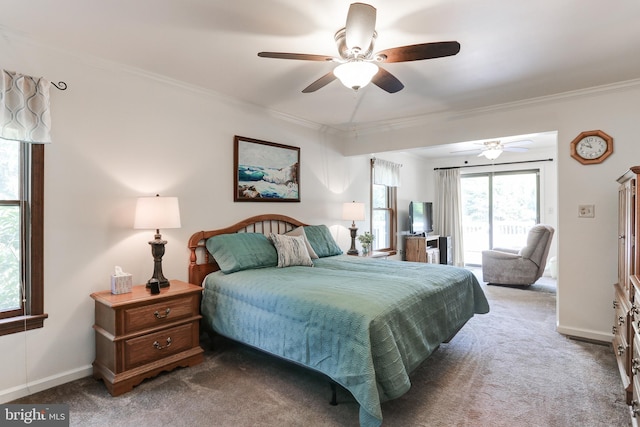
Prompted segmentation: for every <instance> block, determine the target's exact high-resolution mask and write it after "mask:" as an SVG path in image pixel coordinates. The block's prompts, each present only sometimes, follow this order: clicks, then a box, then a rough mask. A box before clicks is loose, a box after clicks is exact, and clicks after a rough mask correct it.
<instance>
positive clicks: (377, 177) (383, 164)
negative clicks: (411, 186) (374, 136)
mask: <svg viewBox="0 0 640 427" xmlns="http://www.w3.org/2000/svg"><path fill="white" fill-rule="evenodd" d="M371 162H372V163H373V183H374V184H379V185H386V186H387V187H400V168H401V167H402V165H401V164H398V163H393V162H390V161H387V160H382V159H371Z"/></svg>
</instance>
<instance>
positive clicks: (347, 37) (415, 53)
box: [258, 3, 460, 93]
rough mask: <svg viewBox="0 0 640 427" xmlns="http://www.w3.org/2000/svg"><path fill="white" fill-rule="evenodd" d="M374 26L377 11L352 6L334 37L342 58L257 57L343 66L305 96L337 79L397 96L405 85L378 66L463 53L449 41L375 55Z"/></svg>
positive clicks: (264, 54)
mask: <svg viewBox="0 0 640 427" xmlns="http://www.w3.org/2000/svg"><path fill="white" fill-rule="evenodd" d="M375 26H376V9H375V8H374V7H373V6H371V5H368V4H365V3H353V4H351V6H349V12H348V14H347V22H346V24H345V27H344V28H341V29H340V30H338V31H337V32H336V34H335V36H334V38H335V41H336V44H337V47H338V53H339V55H340V56H339V57H333V56H325V55H313V54H306V53H287V52H260V53H258V56H260V57H262V58H277V59H297V60H303V61H332V62H337V63H339V64H340V65H338V66H337V67H336V68H335V69H334V70H333V71H331V72H329V73H327V74H325V75H324V76H322V77H320V78H319V79H318V80H316V81H315V82H313V83H311V84H310V85H309V86H307V87H306V88H305V89H304V90H303V91H302V92H303V93H310V92H315V91H316V90H318V89H320V88H323V87H324V86H326V85H328V84H329V83H331V82H332V81H334V80H335V79H336V78H338V79H340V81H341V82H342V83H343V84H344V85H345V86H347V87H348V88H351V89H353V90H355V91H357V90H358V89H360V88H362V87H364V86H366V85H367V84H368V83H369V82H373V84H375V85H376V86H378V87H380V88H381V89H383V90H385V91H387V92H389V93H396V92H398V91H400V90H402V88H404V85H403V84H402V83H401V82H400V80H398V79H397V78H396V77H395V76H394V75H393V74H391V73H389V72H388V71H387V70H385V69H384V68H382V67H380V66H379V65H378V64H380V63H392V62H407V61H420V60H423V59H432V58H441V57H445V56H452V55H456V54H457V53H458V52H460V43H458V42H456V41H447V42H436V43H421V44H414V45H409V46H402V47H395V48H390V49H385V50H382V51H379V52H376V53H373V49H374V44H375V41H376V38H377V36H378V33H376V30H375Z"/></svg>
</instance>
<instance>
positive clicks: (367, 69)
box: [333, 61, 378, 90]
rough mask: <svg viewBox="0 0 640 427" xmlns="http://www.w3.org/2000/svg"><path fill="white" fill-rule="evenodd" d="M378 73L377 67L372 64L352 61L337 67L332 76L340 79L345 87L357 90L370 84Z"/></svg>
mask: <svg viewBox="0 0 640 427" xmlns="http://www.w3.org/2000/svg"><path fill="white" fill-rule="evenodd" d="M377 72H378V66H377V65H376V64H374V63H372V62H364V61H352V62H345V63H344V64H341V65H338V66H337V67H336V68H335V69H334V70H333V74H335V76H336V77H337V78H339V79H340V81H341V82H342V84H343V85H345V86H346V87H348V88H350V89H353V90H358V89H360V88H362V87H365V86H366V85H368V84H369V82H371V79H372V78H373V76H375V75H376V73H377Z"/></svg>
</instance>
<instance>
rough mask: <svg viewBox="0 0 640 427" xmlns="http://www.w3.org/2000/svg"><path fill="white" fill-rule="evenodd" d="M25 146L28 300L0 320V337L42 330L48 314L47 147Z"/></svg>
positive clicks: (23, 184)
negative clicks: (45, 205)
mask: <svg viewBox="0 0 640 427" xmlns="http://www.w3.org/2000/svg"><path fill="white" fill-rule="evenodd" d="M20 144H24V145H25V146H23V147H22V148H23V149H22V153H23V154H22V157H23V158H22V159H21V160H22V169H21V177H20V185H21V200H20V208H21V209H20V215H21V229H20V234H21V239H22V245H21V263H22V265H21V266H22V272H23V274H22V275H23V280H24V283H25V292H26V295H25V300H26V302H25V303H23V306H22V309H21V310H19V311H18V310H14V311H12V312H7V313H11V314H13V313H16V314H15V315H12V316H8V317H5V318H2V319H0V336H3V335H9V334H14V333H17V332H24V331H28V330H32V329H37V328H42V327H43V326H44V319H46V318H47V317H48V315H47V314H46V313H45V312H44V145H43V144H27V143H25V142H20Z"/></svg>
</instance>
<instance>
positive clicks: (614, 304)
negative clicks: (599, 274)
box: [613, 300, 618, 309]
mask: <svg viewBox="0 0 640 427" xmlns="http://www.w3.org/2000/svg"><path fill="white" fill-rule="evenodd" d="M613 308H614V309H616V308H618V301H616V300H613Z"/></svg>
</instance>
